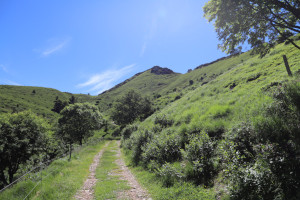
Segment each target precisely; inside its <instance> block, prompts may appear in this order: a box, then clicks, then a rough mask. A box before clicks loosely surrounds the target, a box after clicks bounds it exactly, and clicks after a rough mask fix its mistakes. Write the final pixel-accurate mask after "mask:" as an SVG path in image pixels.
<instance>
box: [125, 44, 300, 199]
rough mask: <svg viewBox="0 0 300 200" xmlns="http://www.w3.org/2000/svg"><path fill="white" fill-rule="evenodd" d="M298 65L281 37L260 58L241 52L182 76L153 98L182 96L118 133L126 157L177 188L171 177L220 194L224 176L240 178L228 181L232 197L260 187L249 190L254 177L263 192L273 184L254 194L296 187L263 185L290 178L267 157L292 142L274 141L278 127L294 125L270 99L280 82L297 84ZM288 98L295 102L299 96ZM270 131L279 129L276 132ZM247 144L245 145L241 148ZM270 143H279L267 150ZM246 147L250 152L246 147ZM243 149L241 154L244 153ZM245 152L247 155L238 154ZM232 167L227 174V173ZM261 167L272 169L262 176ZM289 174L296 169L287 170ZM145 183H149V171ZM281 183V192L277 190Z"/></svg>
mask: <svg viewBox="0 0 300 200" xmlns="http://www.w3.org/2000/svg"><path fill="white" fill-rule="evenodd" d="M298 44H299V41H298ZM283 54H285V55H286V56H287V58H288V60H289V64H290V67H291V70H292V72H293V73H294V77H289V76H288V75H287V72H286V69H285V66H284V62H283V59H282V55H283ZM299 72H300V58H299V50H298V49H296V48H295V47H293V46H292V45H286V44H279V45H277V46H276V48H275V49H273V50H272V51H271V52H270V53H269V54H267V55H266V56H265V57H264V58H260V57H259V56H258V55H250V52H246V53H244V54H242V55H239V56H234V57H231V58H228V59H225V60H222V61H219V62H216V63H214V64H212V65H209V66H207V67H203V68H200V69H196V70H194V71H192V72H190V73H187V74H184V75H180V76H178V77H176V80H174V81H172V83H171V84H169V85H168V86H167V87H165V88H164V89H163V90H162V91H161V93H164V94H166V96H162V97H161V98H158V99H157V100H156V101H157V102H159V101H160V99H162V100H161V101H165V102H167V101H166V99H167V98H169V100H171V99H170V97H171V95H172V94H174V93H177V94H178V93H181V94H182V97H181V98H179V99H177V100H176V101H174V100H173V102H172V103H171V101H170V102H169V104H168V105H167V106H166V107H164V108H163V109H161V110H160V111H158V112H156V113H154V114H153V115H152V116H150V117H149V118H147V119H146V120H145V121H143V122H141V123H136V124H135V126H137V127H138V128H137V131H134V130H136V129H133V128H131V127H128V128H127V129H126V134H127V137H128V132H132V131H133V132H132V134H131V136H130V138H123V146H124V147H125V149H127V150H128V152H129V154H128V156H129V157H130V158H131V161H132V163H134V164H135V165H141V166H143V167H144V168H145V169H147V170H150V171H152V172H155V174H156V175H157V176H156V177H160V178H161V181H162V182H163V183H164V185H165V186H167V187H175V188H177V187H181V186H180V185H179V186H178V185H177V184H175V185H174V186H173V184H174V182H175V183H176V182H178V181H179V182H180V181H184V182H186V181H187V182H192V183H195V184H196V185H197V184H201V185H202V184H203V185H204V186H205V187H209V188H213V189H214V190H215V192H216V196H219V197H225V196H226V195H225V196H224V194H228V188H227V187H229V186H228V183H229V180H231V178H232V179H234V178H235V179H234V180H233V181H232V183H236V184H238V183H237V182H238V181H239V185H231V186H230V190H231V192H232V193H231V194H233V195H237V196H238V195H241V194H243V193H244V192H245V191H249V194H251V195H253V193H255V191H257V190H259V189H257V188H256V189H252V190H251V189H250V186H251V184H252V187H253V184H254V185H255V187H258V188H260V187H264V188H266V189H265V191H268V190H270V191H272V194H262V193H263V192H261V193H257V194H255V195H265V196H263V197H262V199H264V198H265V197H266V195H271V196H272V195H275V196H276V195H282V194H285V195H292V196H293V195H295V194H292V192H287V191H288V190H285V189H284V188H282V187H281V186H278V187H277V186H274V184H275V183H274V184H273V185H268V184H270V183H271V182H272V180H273V181H274V182H276V184H278V185H281V184H282V185H283V187H285V185H289V183H287V182H284V181H286V180H284V179H283V178H282V177H280V176H285V175H282V174H285V171H281V172H280V173H278V172H277V171H274V168H275V167H278V168H282V167H283V165H284V164H282V163H276V165H275V164H273V163H274V162H273V161H272V159H275V158H276V159H277V156H278V155H279V154H274V152H276V151H278V152H281V153H282V154H284V153H283V152H285V149H286V148H287V145H289V144H290V143H288V142H287V143H284V144H283V143H280V142H282V140H278V138H280V137H282V136H281V135H282V134H284V133H288V135H289V136H288V137H291V138H293V137H294V136H293V134H294V132H293V130H290V129H289V128H290V127H293V125H292V124H294V123H295V124H297V123H296V122H286V121H284V120H285V117H282V116H281V115H279V116H278V117H277V118H276V117H274V116H275V114H276V113H279V112H282V110H280V109H279V110H276V107H271V103H272V102H273V101H274V98H273V97H272V95H273V93H272V92H273V91H274V89H275V88H277V89H280V88H281V85H282V84H284V83H286V82H288V81H289V80H295V79H296V83H297V82H299V80H297V79H299ZM189 80H193V82H194V83H193V84H192V85H191V84H189ZM298 86H299V84H298ZM298 86H297V87H298ZM174 88H176V91H175V90H174ZM172 89H173V90H172ZM290 91H292V90H290ZM292 94H293V95H294V97H295V98H297V97H298V96H297V95H298V93H297V92H295V93H292ZM282 95H285V93H284V92H283V93H282ZM294 102H296V104H297V101H294ZM167 103H168V102H167ZM278 105H282V104H278ZM290 106H291V112H292V113H294V112H296V111H297V108H294V107H292V105H290ZM268 108H270V109H274V110H275V111H272V112H274V113H275V114H273V115H270V114H269V115H267V114H266V112H265V110H268ZM269 112H271V111H269ZM284 112H285V111H284ZM292 116H295V117H294V118H295V120H297V119H298V118H297V117H296V116H297V115H296V114H293V115H292ZM272 117H273V118H272ZM287 118H290V119H292V118H291V117H287ZM292 120H293V119H292ZM285 123H287V124H285ZM289 123H290V124H289ZM245 124H246V125H245ZM278 124H280V125H278ZM295 126H296V127H297V125H295ZM295 130H296V129H295ZM124 132H125V131H124ZM275 133H276V134H278V136H276V137H275V136H274V134H275ZM239 134H240V135H239ZM249 134H250V135H249ZM251 134H252V135H251ZM268 134H269V135H270V136H265V138H260V135H268ZM272 134H273V135H272ZM254 136H255V137H254ZM247 137H248V138H247ZM251 137H254V138H251ZM261 137H263V136H261ZM295 137H296V136H295ZM249 138H250V139H249ZM274 138H275V139H274ZM290 141H293V139H290ZM239 145H240V146H239ZM247 145H248V146H247ZM251 145H253V146H251ZM268 145H270V146H268ZM293 145H295V144H293ZM245 146H246V147H247V148H248V149H244V150H243V148H246V147H245ZM273 146H274V147H275V146H276V148H278V149H276V150H275V149H271V150H270V149H267V148H270V147H273ZM281 146H283V147H282V148H281ZM235 148H237V149H235ZM238 148H241V149H242V150H241V149H238ZM293 148H294V149H293V150H290V152H294V151H295V152H298V150H297V148H296V147H295V146H293ZM249 149H250V150H249ZM251 149H252V150H251ZM290 149H292V148H290ZM295 149H296V150H295ZM248 151H250V152H251V151H253V152H252V154H250V153H249V152H248ZM241 152H242V153H243V152H246V153H244V155H243V154H241ZM249 154H250V157H248V161H243V159H245V158H247V155H248V156H249ZM273 154H274V155H273ZM236 155H241V156H240V157H239V156H236ZM270 155H273V156H271V157H270V158H271V161H270V160H268V159H270V158H269V157H268V156H270ZM280 155H281V154H280ZM284 155H285V156H286V155H289V153H286V154H284ZM293 155H294V154H293ZM281 156H282V155H281ZM283 157H284V156H283ZM278 159H279V158H278ZM289 159H291V161H289V162H291V163H292V162H296V160H297V159H296V157H295V156H289ZM249 160H250V161H249ZM242 161H243V162H242ZM280 162H282V161H280ZM265 163H266V164H265ZM268 163H269V164H268ZM296 163H297V162H296ZM289 165H291V164H290V163H289V164H285V166H286V167H288V166H289ZM295 165H298V164H295ZM291 166H294V164H293V165H291ZM230 170H231V174H227V172H228V171H230ZM247 170H248V171H247ZM249 170H250V171H249ZM256 170H257V171H256ZM261 171H264V172H266V173H263V172H261ZM252 172H253V174H254V175H253V174H251V173H252ZM267 172H268V173H270V174H271V175H269V174H268V175H266V174H267ZM257 173H262V174H259V175H258V174H257ZM272 173H273V174H272ZM276 173H278V174H276ZM287 173H290V172H287ZM293 173H295V172H293V171H292V172H291V173H290V174H293ZM267 176H268V177H267ZM270 177H272V178H273V179H271V178H270ZM297 178H298V176H296V175H295V176H293V177H290V180H293V181H295V180H296V179H297ZM275 180H276V181H275ZM290 180H289V181H290ZM243 181H244V182H243ZM251 181H252V182H251ZM264 181H265V182H264ZM281 181H283V182H281ZM146 182H147V181H146ZM148 182H149V184H150V185H151V178H149V181H148ZM296 182H297V181H296ZM243 184H244V185H243ZM246 184H249V185H250V186H247V185H246ZM260 184H264V185H263V186H262V185H260ZM241 185H242V186H241ZM270 187H273V188H270ZM276 187H277V188H276ZM295 187H297V186H296V185H295ZM178 190H179V189H178ZM279 190H281V191H284V192H283V193H281V194H279V193H278V191H279ZM294 191H297V189H294ZM266 193H267V192H266ZM256 197H258V196H256ZM236 199H240V197H236ZM254 199H255V198H254Z"/></svg>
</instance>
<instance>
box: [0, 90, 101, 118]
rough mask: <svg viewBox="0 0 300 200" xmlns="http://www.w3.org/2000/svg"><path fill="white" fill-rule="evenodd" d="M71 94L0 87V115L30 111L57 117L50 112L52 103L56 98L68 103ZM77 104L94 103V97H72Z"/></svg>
mask: <svg viewBox="0 0 300 200" xmlns="http://www.w3.org/2000/svg"><path fill="white" fill-rule="evenodd" d="M72 95H73V94H71V93H65V92H60V91H58V90H55V89H51V88H44V87H30V86H12V85H0V102H1V105H0V113H8V112H18V111H23V110H28V109H30V110H31V111H33V112H34V113H37V114H38V115H41V116H43V117H46V118H53V117H56V116H58V115H57V113H55V112H53V111H51V109H52V108H53V106H54V101H55V99H56V98H57V97H58V99H60V100H61V101H67V102H68V101H69V99H70V97H71V96H72ZM74 96H75V98H76V100H77V101H78V102H86V101H89V102H92V103H95V101H96V100H94V97H91V96H88V95H80V94H78V95H74Z"/></svg>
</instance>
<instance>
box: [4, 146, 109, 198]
mask: <svg viewBox="0 0 300 200" xmlns="http://www.w3.org/2000/svg"><path fill="white" fill-rule="evenodd" d="M103 146H104V142H102V141H101V142H99V143H97V144H94V145H88V146H84V147H83V148H81V149H80V150H79V151H75V152H74V156H73V158H72V159H71V161H70V162H68V159H67V158H66V157H63V158H61V159H57V160H55V161H53V162H52V163H51V164H50V165H49V166H48V167H46V168H45V169H43V170H42V171H40V172H36V173H30V174H29V175H28V176H26V177H25V179H22V180H21V181H19V182H17V183H16V184H15V185H13V186H12V187H10V188H8V189H6V190H5V191H3V192H1V193H0V199H1V200H2V199H3V200H4V199H9V200H10V199H24V197H25V196H26V195H27V194H29V192H30V191H31V190H32V189H33V187H34V186H35V185H37V187H36V188H35V189H34V190H33V192H32V194H31V195H30V196H29V197H28V198H29V199H36V200H46V199H47V200H52V199H72V198H74V196H75V194H76V192H77V191H78V190H80V188H81V187H82V184H83V183H84V181H85V179H86V178H87V177H88V175H89V173H90V172H89V167H90V165H91V163H92V162H93V159H94V157H95V155H96V154H97V153H99V151H100V150H101V149H102V148H103ZM41 177H42V184H41V182H39V181H40V180H41V179H40V178H41ZM38 183H40V184H38Z"/></svg>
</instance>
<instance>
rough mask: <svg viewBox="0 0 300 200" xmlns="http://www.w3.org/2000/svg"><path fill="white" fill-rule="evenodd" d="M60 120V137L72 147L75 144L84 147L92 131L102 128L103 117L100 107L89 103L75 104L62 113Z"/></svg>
mask: <svg viewBox="0 0 300 200" xmlns="http://www.w3.org/2000/svg"><path fill="white" fill-rule="evenodd" d="M60 114H61V117H60V118H59V120H58V126H59V132H58V136H59V137H60V138H61V139H62V140H63V141H64V142H65V143H67V144H69V147H70V155H71V146H72V144H73V143H79V144H80V145H82V141H83V140H84V139H86V138H88V137H89V136H91V135H92V131H93V130H96V129H99V128H101V126H102V124H103V118H102V115H101V113H100V111H99V109H98V107H96V106H94V105H91V104H89V103H75V104H72V105H69V106H67V107H65V108H64V109H63V110H62V111H61V113H60Z"/></svg>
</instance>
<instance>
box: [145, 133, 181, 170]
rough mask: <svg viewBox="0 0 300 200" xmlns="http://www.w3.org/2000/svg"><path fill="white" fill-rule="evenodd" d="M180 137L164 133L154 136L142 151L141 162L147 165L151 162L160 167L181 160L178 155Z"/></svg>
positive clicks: (179, 154)
mask: <svg viewBox="0 0 300 200" xmlns="http://www.w3.org/2000/svg"><path fill="white" fill-rule="evenodd" d="M180 147H181V137H180V136H179V135H178V134H175V133H170V131H165V132H163V133H161V134H160V135H155V136H154V137H153V139H152V140H151V141H149V142H148V143H147V144H146V145H145V146H144V147H143V148H142V149H143V154H142V158H143V162H144V163H149V162H150V161H151V160H153V161H155V162H157V163H158V164H160V165H162V164H163V163H165V162H174V161H177V160H179V159H180V158H181V153H180Z"/></svg>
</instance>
